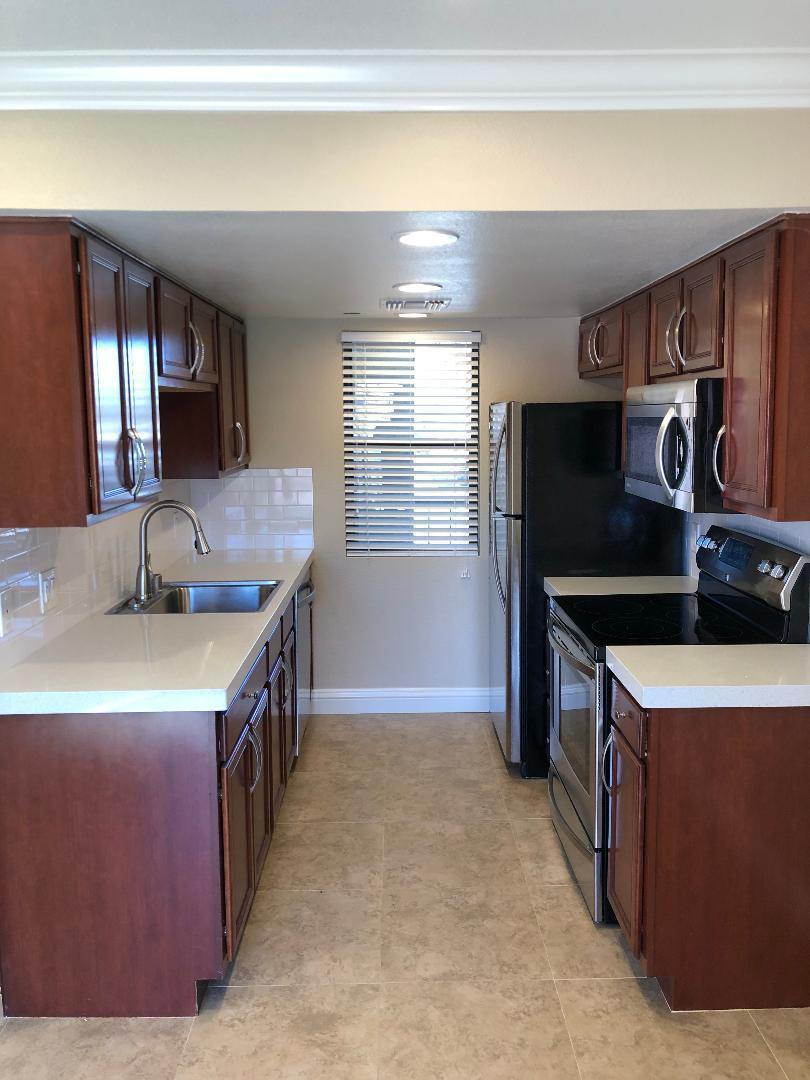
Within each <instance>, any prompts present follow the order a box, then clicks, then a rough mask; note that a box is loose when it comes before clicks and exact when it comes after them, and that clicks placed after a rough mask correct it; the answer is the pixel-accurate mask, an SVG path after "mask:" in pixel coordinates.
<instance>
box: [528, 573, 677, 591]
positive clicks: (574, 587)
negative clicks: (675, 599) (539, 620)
mask: <svg viewBox="0 0 810 1080" xmlns="http://www.w3.org/2000/svg"><path fill="white" fill-rule="evenodd" d="M545 589H546V593H547V594H548V595H549V596H610V595H613V594H616V595H619V594H621V593H692V592H697V578H693V577H688V576H684V577H674V576H673V577H655V576H652V575H651V576H647V577H638V576H633V577H547V578H546V579H545Z"/></svg>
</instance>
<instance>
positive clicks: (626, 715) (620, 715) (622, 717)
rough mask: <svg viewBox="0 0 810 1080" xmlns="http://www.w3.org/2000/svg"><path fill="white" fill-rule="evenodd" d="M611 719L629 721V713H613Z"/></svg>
mask: <svg viewBox="0 0 810 1080" xmlns="http://www.w3.org/2000/svg"><path fill="white" fill-rule="evenodd" d="M613 719H614V720H629V719H630V713H629V712H615V713H614V714H613Z"/></svg>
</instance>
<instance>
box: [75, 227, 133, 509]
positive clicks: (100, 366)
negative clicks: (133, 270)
mask: <svg viewBox="0 0 810 1080" xmlns="http://www.w3.org/2000/svg"><path fill="white" fill-rule="evenodd" d="M81 251H82V275H81V278H82V283H83V290H84V292H83V305H84V313H85V336H86V340H85V355H86V364H87V369H86V370H87V382H88V389H89V394H88V403H89V405H90V408H89V409H88V423H89V428H90V454H91V471H92V476H93V483H92V488H93V491H92V502H93V512H94V513H96V514H101V513H103V512H104V511H105V510H112V509H114V508H115V507H116V506H122V505H124V504H125V503H129V502H132V490H131V489H132V486H133V479H132V477H133V468H132V448H131V447H130V443H129V440H127V438H126V437H125V431H126V428H127V427H128V424H127V409H126V387H125V382H124V260H123V256H122V255H121V254H120V252H118V251H116V250H115V249H114V248H111V247H108V246H107V245H106V244H103V243H102V242H101V241H100V240H96V239H94V238H93V237H88V236H84V237H82V246H81Z"/></svg>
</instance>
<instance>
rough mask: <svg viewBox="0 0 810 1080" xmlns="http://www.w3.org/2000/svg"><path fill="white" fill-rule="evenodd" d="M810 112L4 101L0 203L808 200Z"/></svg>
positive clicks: (427, 206) (501, 204)
mask: <svg viewBox="0 0 810 1080" xmlns="http://www.w3.org/2000/svg"><path fill="white" fill-rule="evenodd" d="M808 130H810V113H808V111H807V110H801V109H794V110H778V109H773V110H761V111H731V110H730V111H723V112H711V111H698V110H696V111H690V112H674V111H673V112H658V113H655V112H625V113H562V112H560V113H451V114H448V113H403V114H395V115H391V114H375V113H362V114H361V113H353V114H315V113H308V114H267V113H262V114H256V113H249V114H244V113H207V114H206V113H198V114H192V113H154V112H152V113H150V112H147V113H103V112H96V113H92V112H90V113H87V112H85V113H81V112H77V113H72V112H50V113H49V112H44V113H36V112H7V113H3V114H2V115H0V146H2V148H3V151H2V161H3V167H2V170H0V207H5V208H7V209H15V208H16V209H21V208H29V209H35V208H38V209H55V208H62V209H71V210H83V209H84V210H87V209H95V210H102V209H112V210H402V211H408V210H612V209H628V210H635V209H638V210H644V209H699V208H714V207H727V208H737V207H797V206H804V205H808V204H810V139H808V137H807V133H808Z"/></svg>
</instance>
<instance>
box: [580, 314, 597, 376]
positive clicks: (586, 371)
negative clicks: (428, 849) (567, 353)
mask: <svg viewBox="0 0 810 1080" xmlns="http://www.w3.org/2000/svg"><path fill="white" fill-rule="evenodd" d="M595 333H596V318H595V317H594V318H590V319H583V320H582V322H581V323H580V324H579V374H580V375H581V376H583V377H586V376H591V375H596V374H598V369H597V366H596V360H595V358H594V353H593V339H594V335H595Z"/></svg>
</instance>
